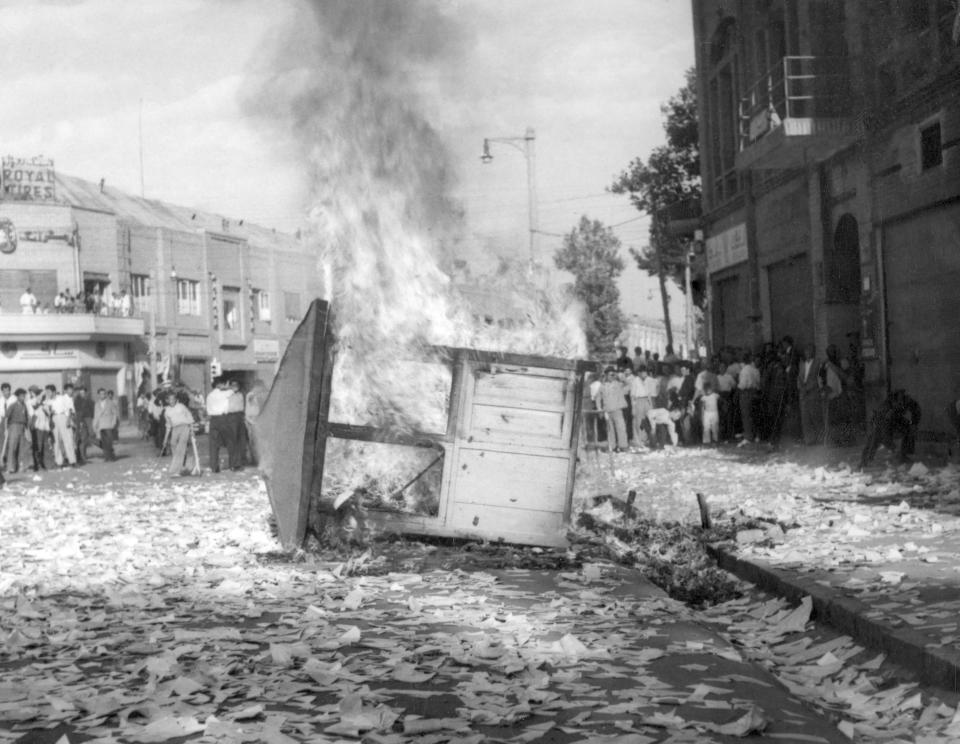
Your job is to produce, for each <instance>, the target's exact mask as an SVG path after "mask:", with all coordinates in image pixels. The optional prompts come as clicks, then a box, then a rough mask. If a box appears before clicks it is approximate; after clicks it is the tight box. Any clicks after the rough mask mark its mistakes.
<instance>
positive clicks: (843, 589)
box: [713, 450, 960, 692]
mask: <svg viewBox="0 0 960 744" xmlns="http://www.w3.org/2000/svg"><path fill="white" fill-rule="evenodd" d="M858 455H859V452H858V451H854V450H848V451H846V452H844V451H833V452H830V453H824V456H825V457H830V458H831V463H830V464H829V465H828V466H819V467H818V466H814V467H811V468H810V470H811V474H812V476H813V479H814V480H815V481H816V482H818V483H819V491H820V493H819V494H817V496H816V497H815V501H814V502H813V503H812V509H811V510H810V511H809V512H808V513H807V515H806V518H805V519H804V520H803V521H802V522H801V523H795V524H793V525H784V526H786V530H785V532H783V533H781V532H780V531H778V530H772V531H767V530H763V536H762V537H761V538H760V539H759V540H755V537H759V535H751V534H746V533H744V534H741V540H740V542H739V543H737V544H727V545H718V546H714V548H713V551H714V554H715V555H716V556H717V558H718V562H719V564H720V565H721V566H722V567H724V568H726V569H728V570H730V571H732V572H734V573H736V574H737V575H738V576H740V577H741V578H744V579H746V580H748V581H751V582H752V583H754V584H757V585H758V586H761V587H763V588H765V589H767V590H769V591H773V592H775V593H777V594H779V595H781V596H784V597H787V598H790V599H793V600H797V601H798V600H799V599H800V598H802V597H803V596H810V597H811V598H812V600H813V607H814V614H815V617H817V618H818V619H819V620H821V621H824V622H828V623H830V624H831V625H833V626H834V627H836V628H838V629H840V630H842V631H843V632H844V633H848V634H850V635H851V636H853V637H855V638H856V639H857V640H858V641H860V642H861V643H864V644H866V645H868V646H869V647H871V648H875V649H878V650H880V651H883V652H884V653H886V654H887V655H888V656H889V658H890V659H891V660H892V661H894V662H896V663H898V664H901V665H902V666H904V667H906V668H908V669H910V670H912V671H913V672H914V673H915V674H916V675H917V677H918V679H920V680H921V681H922V682H924V683H925V684H928V685H935V686H938V687H942V688H944V689H947V690H950V691H952V692H960V625H958V623H960V541H958V538H960V490H958V488H960V469H958V468H957V467H956V465H955V464H949V463H944V462H942V461H941V462H929V464H923V463H922V462H918V463H916V464H914V465H912V466H909V467H908V466H901V467H899V468H895V467H890V466H885V465H879V466H876V467H873V468H869V469H868V470H867V471H866V473H863V474H860V473H854V472H853V471H852V470H851V468H850V465H851V464H852V463H854V462H855V461H856V458H857V457H858ZM807 456H808V457H809V455H807Z"/></svg>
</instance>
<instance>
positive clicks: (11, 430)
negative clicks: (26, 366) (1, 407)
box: [4, 388, 30, 473]
mask: <svg viewBox="0 0 960 744" xmlns="http://www.w3.org/2000/svg"><path fill="white" fill-rule="evenodd" d="M14 396H15V397H14V399H13V402H12V403H8V404H7V414H6V416H4V420H5V423H6V425H7V471H8V472H11V473H16V472H17V471H18V470H19V469H20V450H21V448H22V444H23V441H24V437H25V435H26V433H27V424H29V423H30V413H29V411H27V403H26V400H27V391H26V390H24V389H23V388H17V391H16V393H14Z"/></svg>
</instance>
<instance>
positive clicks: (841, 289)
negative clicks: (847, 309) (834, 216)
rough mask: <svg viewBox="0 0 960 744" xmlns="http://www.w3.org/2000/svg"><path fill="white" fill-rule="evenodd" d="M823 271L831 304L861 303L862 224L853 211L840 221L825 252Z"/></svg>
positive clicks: (827, 298) (828, 300)
mask: <svg viewBox="0 0 960 744" xmlns="http://www.w3.org/2000/svg"><path fill="white" fill-rule="evenodd" d="M823 258H824V260H823V273H824V284H825V285H826V295H827V296H826V300H827V302H828V303H832V304H840V305H859V304H860V225H859V224H858V223H857V218H856V217H854V216H853V215H852V214H845V215H843V216H842V217H841V218H840V219H839V220H838V221H837V227H836V229H835V230H834V232H833V245H832V246H830V247H829V249H828V250H827V251H825V252H824V257H823Z"/></svg>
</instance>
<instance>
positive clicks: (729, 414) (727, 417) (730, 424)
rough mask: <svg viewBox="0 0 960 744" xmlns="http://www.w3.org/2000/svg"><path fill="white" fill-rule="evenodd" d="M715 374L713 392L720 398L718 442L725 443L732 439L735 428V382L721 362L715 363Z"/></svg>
mask: <svg viewBox="0 0 960 744" xmlns="http://www.w3.org/2000/svg"><path fill="white" fill-rule="evenodd" d="M715 372H716V375H717V385H716V387H715V388H714V390H715V392H716V393H717V395H719V396H720V441H721V442H726V441H728V440H730V439H733V434H734V430H735V428H736V427H735V426H734V417H735V415H736V412H735V409H734V399H733V394H734V391H735V390H736V388H737V382H736V380H734V378H733V375H732V374H731V373H730V372H729V371H728V368H727V367H726V366H725V365H724V364H723V362H722V361H720V362H717V365H716V367H715Z"/></svg>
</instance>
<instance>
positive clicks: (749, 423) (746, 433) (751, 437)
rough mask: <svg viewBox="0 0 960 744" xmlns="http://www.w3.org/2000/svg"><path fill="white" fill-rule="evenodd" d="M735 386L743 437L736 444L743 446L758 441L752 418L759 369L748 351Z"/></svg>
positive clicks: (758, 386) (744, 356) (754, 422)
mask: <svg viewBox="0 0 960 744" xmlns="http://www.w3.org/2000/svg"><path fill="white" fill-rule="evenodd" d="M737 388H738V389H739V390H740V421H741V422H742V424H743V439H741V440H740V444H739V445H737V446H738V447H743V446H746V445H747V444H749V443H750V442H759V441H760V436H759V434H758V433H757V426H756V420H755V418H754V407H755V405H756V400H757V396H758V395H759V393H760V370H758V369H757V368H756V366H755V365H754V363H753V354H751V353H750V352H749V351H748V352H746V353H744V355H743V366H742V367H740V375H739V382H738V383H737Z"/></svg>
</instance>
